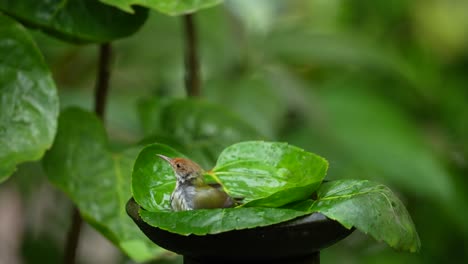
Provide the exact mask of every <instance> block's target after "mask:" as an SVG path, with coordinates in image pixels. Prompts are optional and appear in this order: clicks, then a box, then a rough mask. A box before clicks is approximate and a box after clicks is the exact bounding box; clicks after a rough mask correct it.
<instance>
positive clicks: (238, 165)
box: [132, 141, 420, 252]
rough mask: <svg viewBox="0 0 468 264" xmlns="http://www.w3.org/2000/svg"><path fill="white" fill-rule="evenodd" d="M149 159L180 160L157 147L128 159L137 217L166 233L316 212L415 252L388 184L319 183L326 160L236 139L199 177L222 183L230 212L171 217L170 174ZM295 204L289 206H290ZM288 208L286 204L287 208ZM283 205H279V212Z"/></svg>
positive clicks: (202, 231) (411, 231) (410, 228)
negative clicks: (233, 201) (238, 201)
mask: <svg viewBox="0 0 468 264" xmlns="http://www.w3.org/2000/svg"><path fill="white" fill-rule="evenodd" d="M156 154H163V155H166V156H169V157H184V156H183V155H182V154H181V153H178V152H177V151H175V150H173V149H171V148H170V147H168V146H165V145H161V144H153V145H150V146H147V147H145V148H144V149H143V150H142V151H141V152H140V154H139V155H138V158H137V160H136V162H135V166H134V168H133V176H132V189H133V195H134V198H135V200H136V201H137V203H138V204H140V205H141V206H142V207H143V209H142V210H141V211H140V215H141V217H142V219H143V220H144V221H145V222H147V223H148V224H150V225H152V226H155V227H158V228H162V229H164V230H168V231H170V232H174V233H178V234H182V235H189V234H196V235H206V234H215V233H219V232H225V231H231V230H239V229H245V228H253V227H258V226H266V225H271V224H276V223H280V222H283V221H287V220H290V219H294V218H296V217H298V216H302V215H306V214H310V213H313V212H320V213H323V214H324V215H326V216H327V217H329V218H331V219H334V220H336V221H338V222H340V223H341V224H343V226H345V227H346V228H352V227H356V228H357V229H359V230H361V231H363V232H364V233H366V234H370V235H371V236H372V237H374V238H375V239H376V240H379V241H380V240H383V241H385V242H387V243H388V244H389V245H390V246H392V247H394V248H397V249H401V250H408V251H412V252H414V251H417V250H419V248H420V242H419V237H418V234H417V232H416V229H415V227H414V224H413V222H412V220H411V217H410V216H409V213H408V212H407V211H406V208H405V207H404V205H403V203H402V202H401V201H400V200H399V199H398V198H397V197H396V196H395V195H394V194H393V192H391V191H390V189H388V187H386V186H384V185H380V184H375V183H372V182H369V181H359V180H343V181H332V182H328V183H325V184H323V185H322V186H321V187H320V188H319V190H318V191H317V198H316V200H310V198H311V197H312V193H314V191H316V190H317V188H318V187H319V184H320V183H321V181H322V179H323V177H324V176H325V172H326V169H327V167H328V163H327V162H326V161H325V160H324V159H323V158H321V157H319V156H316V155H314V154H312V153H308V152H305V151H304V150H302V149H299V148H297V147H294V146H290V145H288V144H286V143H271V142H259V141H253V142H243V143H238V144H235V145H232V146H230V147H228V148H226V149H225V150H224V151H223V152H222V153H221V155H220V156H219V158H218V162H217V164H216V167H215V168H214V169H213V170H211V171H209V172H208V173H207V175H206V176H208V177H212V178H214V179H216V181H218V182H220V183H222V184H223V187H224V188H225V190H226V191H227V192H228V193H229V194H230V195H232V196H234V197H236V196H237V197H244V201H243V202H244V204H243V205H242V206H241V207H237V208H227V209H211V210H195V211H182V212H174V211H171V208H170V195H171V193H172V191H173V190H174V187H175V176H174V172H173V171H172V168H171V167H170V166H169V165H168V164H167V162H165V161H163V160H161V159H160V158H158V157H157V156H156ZM293 202H296V203H295V204H292V205H291V203H293ZM288 204H289V205H288ZM281 206H284V207H282V208H279V207H281Z"/></svg>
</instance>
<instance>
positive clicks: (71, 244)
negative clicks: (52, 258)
mask: <svg viewBox="0 0 468 264" xmlns="http://www.w3.org/2000/svg"><path fill="white" fill-rule="evenodd" d="M71 218H72V223H71V226H70V229H69V230H68V234H67V242H66V243H65V254H64V261H63V263H66V264H74V263H75V260H76V249H77V248H78V241H79V238H80V232H81V225H82V222H83V220H82V219H81V216H80V212H79V211H78V208H76V206H73V209H72V216H71Z"/></svg>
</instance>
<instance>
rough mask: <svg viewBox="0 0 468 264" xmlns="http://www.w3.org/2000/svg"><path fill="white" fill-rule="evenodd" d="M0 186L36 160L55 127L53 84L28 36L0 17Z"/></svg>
mask: <svg viewBox="0 0 468 264" xmlns="http://www.w3.org/2000/svg"><path fill="white" fill-rule="evenodd" d="M0 57H1V59H0V146H1V147H0V182H2V181H4V180H6V179H7V177H8V176H10V174H12V173H13V171H14V170H15V167H16V165H18V164H19V163H22V162H25V161H31V160H37V159H39V158H41V157H42V155H43V153H44V151H45V150H46V149H47V148H49V147H50V146H51V145H52V141H53V138H54V135H55V130H56V126H57V115H58V98H57V92H56V89H55V84H54V82H53V80H52V78H51V74H50V72H49V69H48V67H47V66H46V64H45V63H44V60H43V58H42V55H41V54H40V52H39V50H38V49H37V47H36V44H35V43H34V41H33V40H32V39H31V37H30V35H29V33H28V32H27V31H26V30H25V29H24V28H23V27H22V26H21V25H19V24H18V23H16V22H15V21H13V20H11V19H9V18H7V17H5V16H3V15H0Z"/></svg>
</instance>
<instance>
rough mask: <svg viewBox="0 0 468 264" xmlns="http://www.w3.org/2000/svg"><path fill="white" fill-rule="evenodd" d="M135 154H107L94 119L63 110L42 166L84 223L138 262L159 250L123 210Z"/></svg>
mask: <svg viewBox="0 0 468 264" xmlns="http://www.w3.org/2000/svg"><path fill="white" fill-rule="evenodd" d="M138 151H139V149H138V148H131V149H128V150H126V151H124V152H122V153H111V152H110V151H109V150H108V149H107V138H106V133H105V130H104V128H103V126H102V125H101V122H100V120H99V119H98V118H97V117H96V116H94V115H93V114H91V113H89V112H86V111H83V110H80V109H77V108H69V109H67V110H65V111H63V112H62V114H61V115H60V118H59V129H58V133H57V137H56V139H55V143H54V146H53V147H52V149H51V150H50V151H49V152H47V154H46V156H45V157H44V161H43V165H44V169H45V171H46V173H47V175H48V177H49V180H50V181H51V182H52V183H53V184H54V185H56V186H57V187H58V188H59V189H60V190H62V191H63V192H65V193H66V194H67V195H68V196H69V197H70V199H71V200H72V201H73V202H74V203H75V204H76V205H77V206H78V209H79V210H80V213H81V215H82V216H83V218H84V219H85V220H86V221H87V222H88V223H90V224H91V225H92V226H93V227H95V228H96V229H97V230H98V231H99V232H101V233H102V234H103V235H104V236H106V237H107V238H108V239H109V240H110V241H112V242H113V243H114V244H115V245H117V246H118V247H119V248H121V249H122V250H123V251H124V252H125V253H126V254H127V255H129V256H130V257H131V258H133V259H135V260H137V261H144V260H148V259H150V258H154V257H156V256H158V255H160V254H162V253H163V251H164V250H163V249H161V248H159V247H157V246H155V245H154V244H153V243H152V242H151V241H149V239H148V238H146V237H145V236H144V235H143V233H142V232H141V231H140V230H139V229H138V227H137V226H135V225H134V223H133V222H132V220H131V219H130V218H129V217H128V216H127V214H126V212H125V204H126V202H127V201H128V199H129V198H130V197H131V188H130V175H131V170H132V164H133V161H134V160H135V157H136V155H137V153H138ZM136 248H137V249H138V250H135V249H136Z"/></svg>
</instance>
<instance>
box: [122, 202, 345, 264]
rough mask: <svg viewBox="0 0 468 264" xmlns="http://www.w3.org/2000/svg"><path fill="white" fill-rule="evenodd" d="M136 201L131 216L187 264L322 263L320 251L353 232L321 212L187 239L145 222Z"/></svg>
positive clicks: (162, 245) (150, 237) (128, 204)
mask: <svg viewBox="0 0 468 264" xmlns="http://www.w3.org/2000/svg"><path fill="white" fill-rule="evenodd" d="M139 210H140V206H139V205H138V204H137V203H136V202H135V200H134V199H133V198H132V199H130V200H129V201H128V203H127V213H128V215H129V216H130V217H131V218H132V219H133V221H135V223H136V224H137V225H138V227H139V228H140V229H141V230H142V231H143V233H145V235H146V236H147V237H148V238H149V239H151V241H153V242H154V243H155V244H157V245H159V246H161V247H163V248H165V249H167V250H169V251H173V252H175V253H177V254H180V255H183V256H184V263H186V264H189V263H201V264H205V263H291V264H293V263H297V264H298V263H308V264H316V263H320V259H319V258H320V255H319V252H320V250H322V249H324V248H326V247H328V246H330V245H332V244H334V243H336V242H338V241H339V240H341V239H343V238H345V237H347V236H348V235H349V234H351V233H352V232H353V229H351V230H349V229H346V228H345V227H343V226H342V225H341V224H339V223H338V222H336V221H333V220H330V219H328V218H327V217H325V216H324V215H322V214H320V213H314V214H311V215H308V216H303V217H299V218H296V219H293V220H290V221H287V222H283V223H280V224H275V225H270V226H265V227H257V228H252V229H243V230H233V231H228V232H223V233H219V234H213V235H204V236H197V235H189V236H183V235H179V234H175V233H171V232H168V231H165V230H162V229H159V228H156V227H153V226H150V225H148V224H147V223H145V222H144V221H143V220H142V219H141V218H140V215H139V213H138V211H139Z"/></svg>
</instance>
